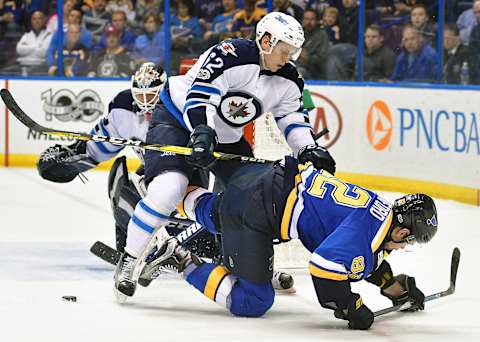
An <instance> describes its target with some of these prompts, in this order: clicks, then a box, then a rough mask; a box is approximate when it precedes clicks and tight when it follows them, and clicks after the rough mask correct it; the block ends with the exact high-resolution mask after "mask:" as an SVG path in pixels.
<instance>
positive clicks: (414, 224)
mask: <svg viewBox="0 0 480 342" xmlns="http://www.w3.org/2000/svg"><path fill="white" fill-rule="evenodd" d="M393 219H394V224H393V226H401V227H405V228H408V230H410V235H409V236H407V238H406V239H405V242H408V243H412V242H418V243H427V242H428V241H430V240H431V239H432V238H433V236H434V235H435V234H436V233H437V228H438V220H437V209H436V207H435V203H434V202H433V199H432V198H431V197H430V196H427V195H424V194H413V195H406V196H404V197H401V198H399V199H397V200H395V202H394V204H393Z"/></svg>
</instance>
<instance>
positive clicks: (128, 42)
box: [95, 10, 137, 52]
mask: <svg viewBox="0 0 480 342" xmlns="http://www.w3.org/2000/svg"><path fill="white" fill-rule="evenodd" d="M112 25H113V26H114V27H115V28H116V29H117V31H118V32H120V45H121V46H122V47H123V48H124V49H125V50H128V51H132V50H133V45H134V44H135V39H137V37H136V35H135V33H133V32H132V31H130V30H129V29H128V28H127V16H126V14H125V12H124V11H122V10H118V11H115V12H113V14H112ZM106 47H107V31H105V32H104V33H103V34H102V36H101V37H100V41H99V42H98V43H97V45H96V46H95V52H98V51H100V50H103V49H105V48H106Z"/></svg>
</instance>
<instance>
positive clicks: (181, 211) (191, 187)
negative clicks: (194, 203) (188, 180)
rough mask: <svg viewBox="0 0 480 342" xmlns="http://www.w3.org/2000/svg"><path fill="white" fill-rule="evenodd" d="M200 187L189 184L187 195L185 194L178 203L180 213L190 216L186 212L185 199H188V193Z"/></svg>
mask: <svg viewBox="0 0 480 342" xmlns="http://www.w3.org/2000/svg"><path fill="white" fill-rule="evenodd" d="M198 188H199V187H198V186H193V185H189V186H188V187H187V191H186V192H185V196H183V198H182V200H181V201H180V202H179V203H178V204H177V211H178V213H179V214H180V215H182V216H184V217H187V218H188V215H187V213H186V212H185V200H186V199H187V197H188V195H190V193H191V192H192V191H195V190H197V189H198Z"/></svg>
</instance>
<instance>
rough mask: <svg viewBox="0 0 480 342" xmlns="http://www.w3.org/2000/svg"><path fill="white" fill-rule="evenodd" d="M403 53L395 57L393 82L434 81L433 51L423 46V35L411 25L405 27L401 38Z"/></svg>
mask: <svg viewBox="0 0 480 342" xmlns="http://www.w3.org/2000/svg"><path fill="white" fill-rule="evenodd" d="M402 45H403V52H402V53H401V54H400V55H399V56H398V57H397V60H396V61H395V67H394V69H393V73H392V76H391V79H392V80H393V81H410V82H428V81H432V80H434V79H435V64H436V56H435V50H434V49H433V48H432V47H431V46H430V45H429V44H424V42H423V35H422V33H421V32H418V31H417V30H416V29H415V28H414V27H413V26H412V25H409V24H408V25H406V26H405V27H404V29H403V38H402Z"/></svg>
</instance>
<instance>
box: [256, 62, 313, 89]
mask: <svg viewBox="0 0 480 342" xmlns="http://www.w3.org/2000/svg"><path fill="white" fill-rule="evenodd" d="M261 74H262V75H267V76H280V77H283V78H285V79H287V80H290V81H292V82H293V83H295V84H296V86H297V87H298V90H299V91H300V94H302V93H303V87H304V81H303V77H302V76H301V75H300V74H299V73H298V71H297V67H296V66H295V65H294V64H293V63H287V64H285V65H284V66H283V67H282V68H281V69H279V70H278V71H276V72H271V71H269V70H262V71H261Z"/></svg>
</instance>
